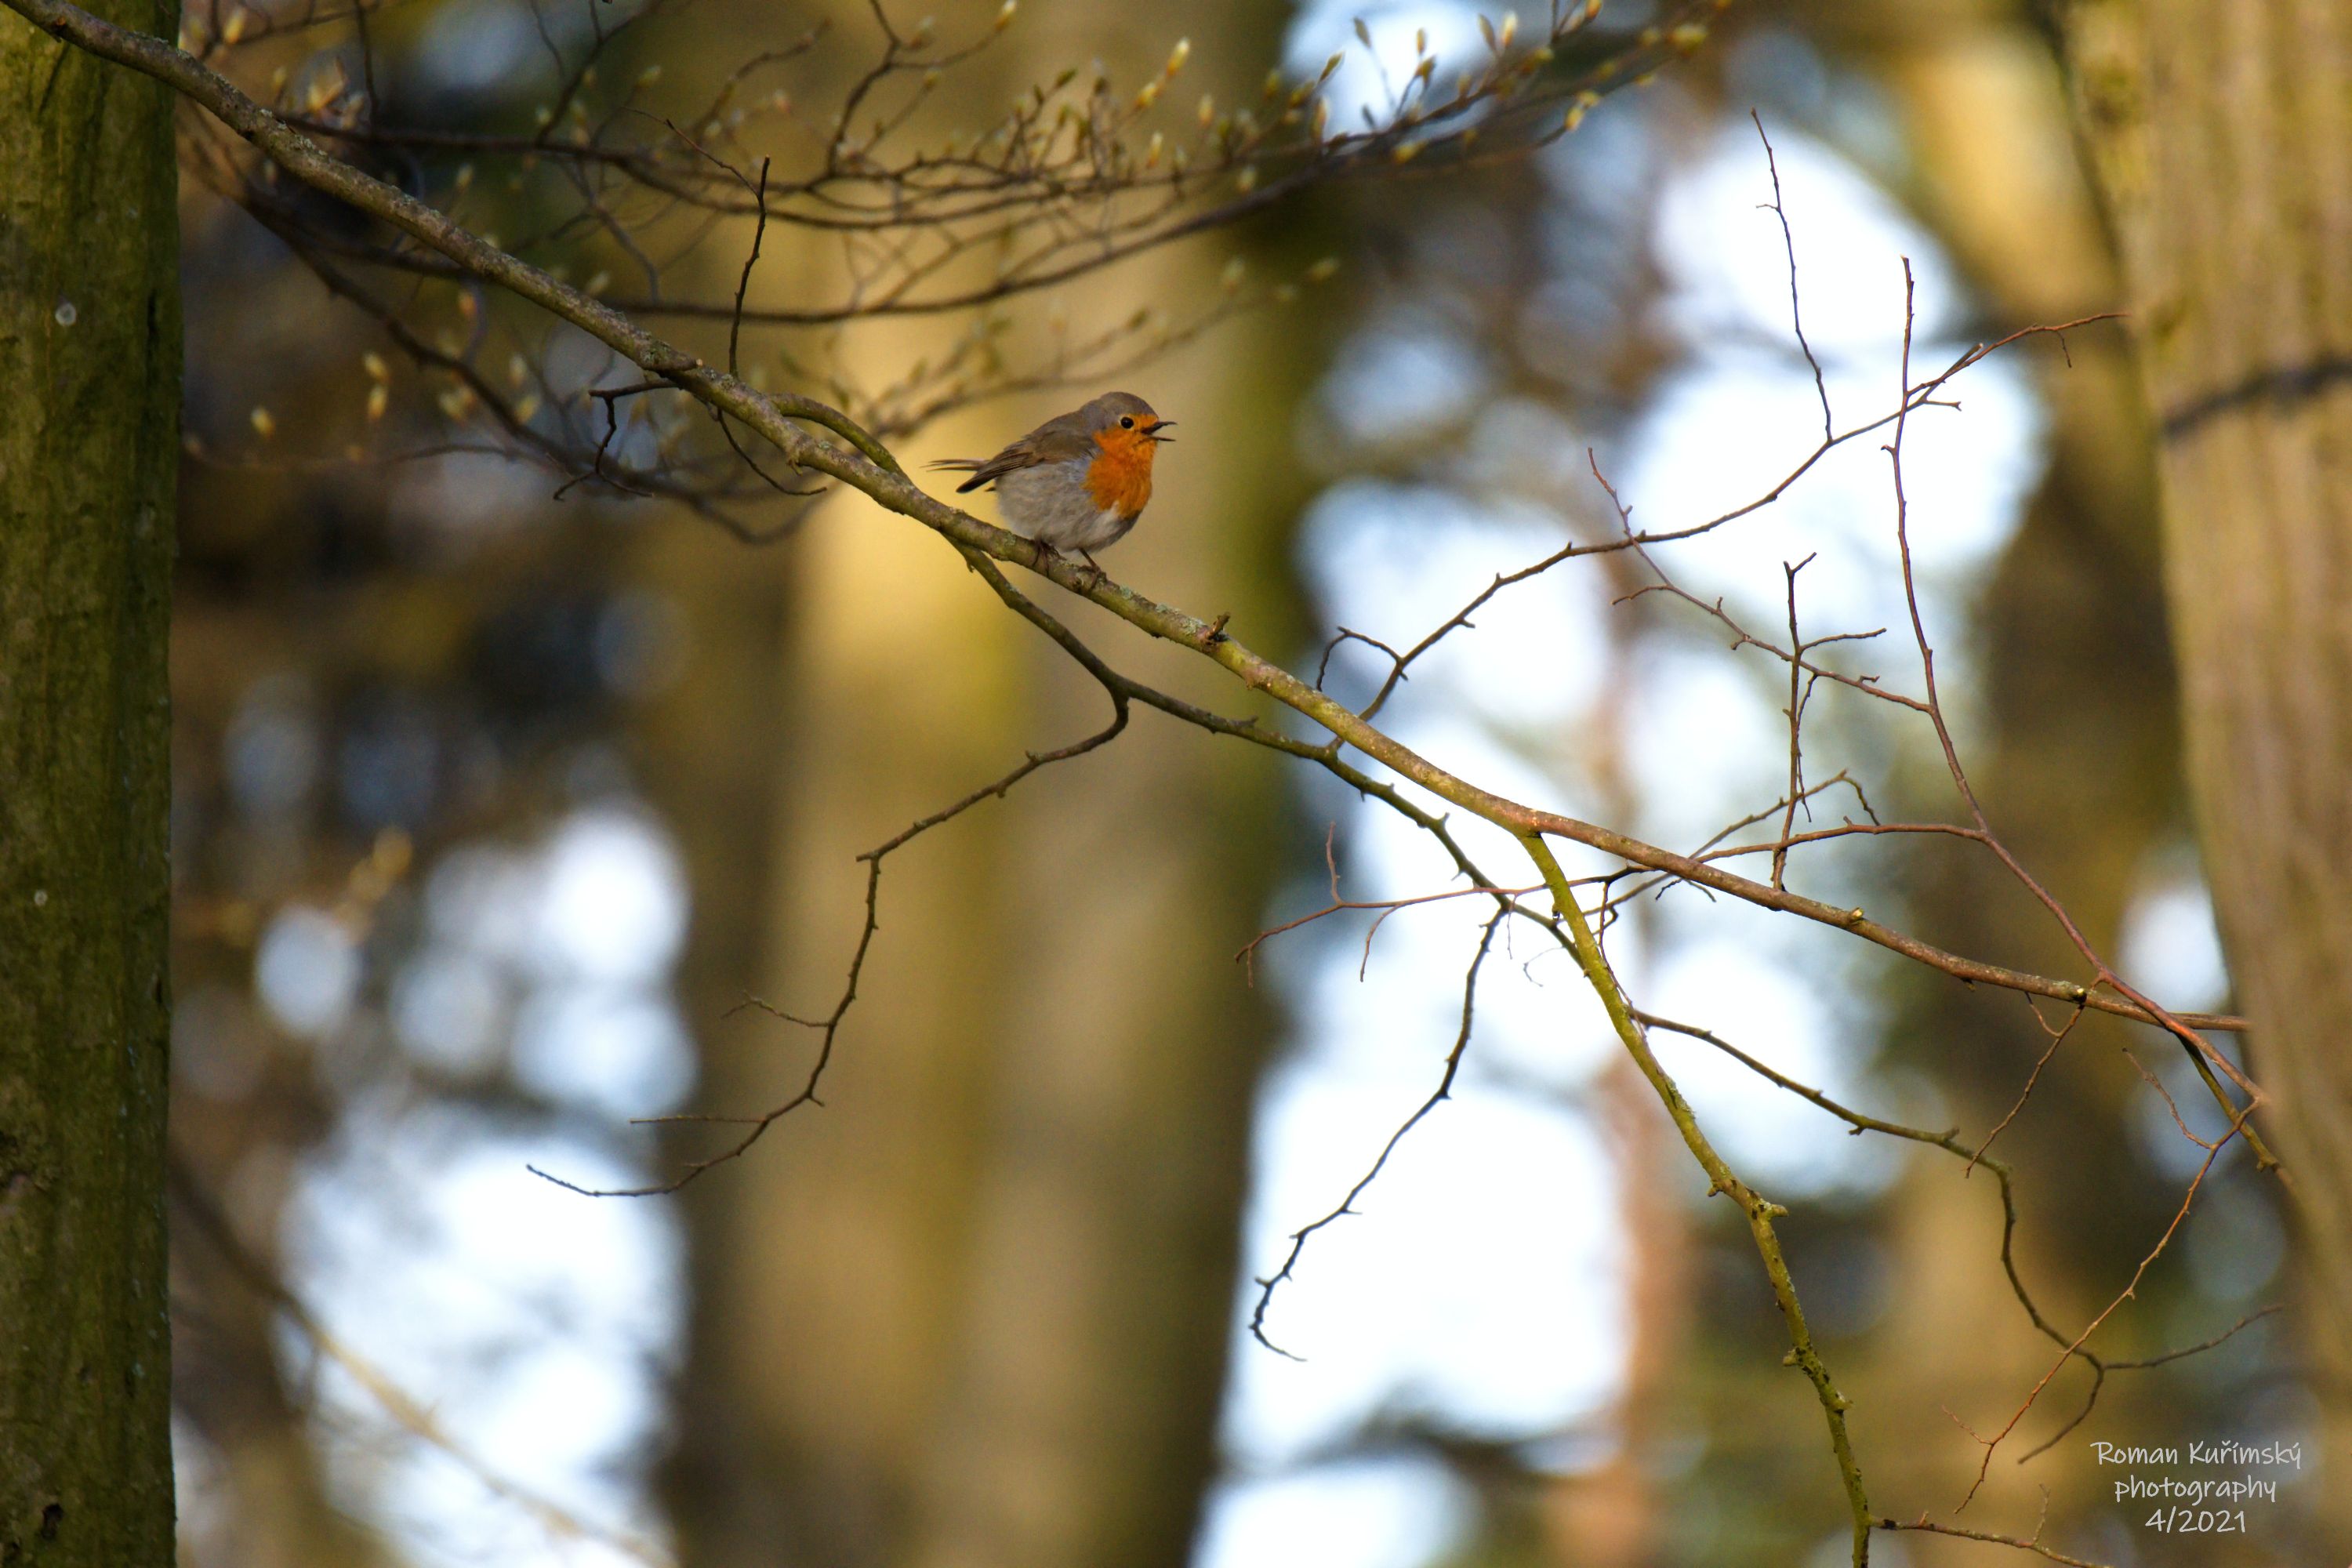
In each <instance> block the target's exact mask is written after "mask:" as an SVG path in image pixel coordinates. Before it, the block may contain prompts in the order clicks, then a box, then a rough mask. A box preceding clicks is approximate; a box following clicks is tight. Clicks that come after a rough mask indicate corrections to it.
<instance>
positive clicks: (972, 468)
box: [930, 458, 989, 495]
mask: <svg viewBox="0 0 2352 1568" xmlns="http://www.w3.org/2000/svg"><path fill="white" fill-rule="evenodd" d="M930 467H932V468H950V469H953V470H954V471H955V472H957V473H960V474H971V475H972V476H974V477H973V478H971V479H966V480H965V481H964V482H963V483H961V484H960V485H958V486H956V494H958V495H962V494H964V493H965V492H966V491H968V490H976V489H980V487H981V486H982V485H984V484H986V483H987V482H988V480H989V476H988V475H986V474H983V473H981V472H980V470H981V469H982V468H986V467H988V459H987V458H940V459H938V460H937V461H935V462H933V463H932V464H931V465H930Z"/></svg>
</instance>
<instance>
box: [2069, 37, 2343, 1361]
mask: <svg viewBox="0 0 2352 1568" xmlns="http://www.w3.org/2000/svg"><path fill="white" fill-rule="evenodd" d="M2063 21H2064V24H2065V39H2066V45H2067V48H2068V52H2069V57H2070V62H2069V63H2070V65H2071V67H2072V70H2073V75H2074V90H2075V96H2076V102H2077V108H2078V110H2079V112H2080V115H2081V119H2082V122H2083V125H2084V133H2085V136H2086V138H2087V139H2088V141H2089V142H2090V146H2091V152H2092V154H2093V159H2094V162H2095V166H2096V168H2097V172H2098V175H2099V178H2100V181H2101V184H2102V185H2103V187H2104V190H2105V197H2106V200H2107V203H2108V205H2109V207H2110V209H2111V212H2112V216H2113V218H2114V221H2115V224H2116V230H2117V234H2118V237H2119V238H2120V241H2121V245H2122V250H2123V256H2124V263H2125V273H2126V287H2127V289H2128V293H2129V297H2130V300H2131V305H2132V313H2133V324H2134V327H2135V329H2136V331H2137V334H2138V340H2139V345H2140V351H2141V373H2142V375H2143V377H2144V380H2145V383H2146V385H2147V394H2148V399H2149V403H2150V405H2151V407H2152V409H2153V410H2154V413H2155V416H2156V418H2157V421H2158V426H2159V440H2158V448H2159V453H2160V468H2161V477H2162V485H2163V510H2164V543H2165V552H2166V580H2167V589H2168V597H2169V600H2170V604H2171V609H2172V618H2173V627H2174V643H2175V647H2176V649H2177V652H2178V656H2179V666H2180V672H2181V675H2180V679H2181V693H2182V700H2183V705H2184V723H2185V728H2186V731H2187V740H2188V759H2189V787H2190V792H2191V795H2192V796H2193V800H2194V805H2195V808H2196V812H2197V816H2198V822H2199V826H2200V834H2201V837H2202V839H2203V844H2204V854H2205V867H2206V873H2207V876H2208V878H2209V879H2210V882H2211V884H2212V888H2213V895H2214V901H2215V905H2216V909H2217V912H2218V913H2219V915H2220V919H2221V932H2222V939H2223V944H2224V946H2225V947H2226V949H2227V951H2228V953H2229V958H2230V970H2231V975H2232V977H2233V979H2234V981H2235V984H2236V986H2237V991H2238V995H2239V1000H2240V1002H2241V1004H2242V1006H2243V1007H2244V1009H2245V1011H2246V1012H2247V1013H2248V1014H2250V1015H2251V1016H2252V1018H2253V1020H2254V1024H2255V1027H2256V1032H2255V1034H2254V1037H2253V1041H2252V1052H2253V1060H2252V1066H2253V1069H2254V1073H2255V1076H2256V1077H2257V1078H2258V1079H2260V1080H2261V1081H2262V1083H2263V1086H2264V1088H2265V1089H2266V1090H2267V1091H2268V1093H2269V1094H2270V1096H2271V1097H2272V1100H2273V1107H2272V1109H2270V1110H2267V1111H2265V1112H2264V1113H2263V1114H2264V1117H2265V1118H2266V1119H2267V1120H2268V1121H2270V1122H2271V1123H2273V1124H2274V1125H2275V1128H2276V1132H2277V1142H2278V1145H2279V1149H2280V1152H2281V1154H2282V1156H2283V1157H2284V1160H2285V1161H2286V1163H2287V1166H2288V1169H2289V1172H2290V1173H2291V1179H2292V1182H2293V1184H2294V1193H2295V1194H2296V1196H2297V1198H2298V1200H2299V1203H2300V1205H2301V1208H2302V1211H2303V1218H2304V1221H2305V1247H2304V1248H2303V1252H2304V1257H2305V1266H2306V1269H2307V1272H2308V1275H2309V1280H2310V1284H2311V1285H2312V1287H2313V1288H2314V1289H2313V1291H2312V1294H2313V1296H2314V1298H2315V1300H2317V1301H2319V1302H2324V1303H2327V1304H2328V1306H2327V1307H2326V1308H2323V1309H2321V1316H2322V1319H2323V1321H2321V1322H2319V1323H2318V1324H2317V1325H2315V1327H2316V1329H2317V1331H2318V1333H2319V1335H2320V1340H2321V1343H2322V1345H2323V1347H2326V1349H2327V1350H2328V1351H2329V1352H2331V1353H2332V1355H2333V1356H2334V1357H2335V1358H2336V1359H2337V1360H2338V1364H2339V1365H2341V1364H2346V1363H2352V1314H2347V1311H2346V1310H2345V1309H2346V1306H2347V1303H2352V1053H2347V1050H2346V1049H2345V1042H2346V1040H2347V1038H2352V13H2347V11H2346V10H2345V8H2344V7H2343V6H2341V5H2333V4H2328V3H2326V0H2202V3H2200V0H2096V3H2084V4H2076V5H2070V6H2068V7H2066V8H2065V9H2064V11H2063ZM2331 1309H2332V1310H2331Z"/></svg>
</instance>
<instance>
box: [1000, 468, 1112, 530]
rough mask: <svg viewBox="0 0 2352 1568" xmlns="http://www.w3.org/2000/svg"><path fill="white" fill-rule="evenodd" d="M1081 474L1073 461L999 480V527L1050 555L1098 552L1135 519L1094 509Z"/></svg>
mask: <svg viewBox="0 0 2352 1568" xmlns="http://www.w3.org/2000/svg"><path fill="white" fill-rule="evenodd" d="M1086 472H1087V465H1086V464H1085V463H1084V462H1083V461H1079V462H1070V463H1040V464H1038V465H1037V466H1036V467H1035V468H1016V469H1014V470H1013V472H1012V473H1009V474H1007V475H1005V476H1004V477H1003V479H999V480H998V481H997V484H996V494H997V503H998V506H999V508H1000V509H1001V510H1003V514H1004V522H1005V526H1006V527H1008V528H1010V529H1012V530H1013V532H1015V533H1017V534H1020V535H1021V536H1022V537H1024V538H1025V539H1034V540H1037V541H1039V542H1043V543H1046V544H1050V545H1052V546H1053V547H1054V548H1055V549H1056V550H1100V549H1102V548H1103V547H1104V546H1105V545H1108V544H1115V543H1117V542H1118V541H1119V540H1121V539H1123V538H1125V537H1126V535H1127V531H1128V530H1129V529H1130V528H1132V527H1134V526H1135V519H1134V518H1133V517H1130V516H1129V515H1127V514H1126V513H1124V512H1121V511H1119V510H1116V509H1115V508H1108V507H1100V506H1097V505H1096V504H1095V499H1094V497H1093V495H1092V494H1090V493H1089V492H1088V490H1087V481H1086Z"/></svg>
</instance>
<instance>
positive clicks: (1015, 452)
mask: <svg viewBox="0 0 2352 1568" xmlns="http://www.w3.org/2000/svg"><path fill="white" fill-rule="evenodd" d="M1093 450H1094V438H1093V437H1090V436H1088V435H1087V427H1086V426H1084V425H1082V424H1080V423H1079V422H1078V417H1077V416H1076V415H1075V414H1065V415H1063V416H1061V417H1060V418H1058V419H1048V420H1047V421H1045V423H1044V424H1043V425H1040V426H1037V428H1035V429H1034V430H1032V431H1030V432H1029V434H1027V435H1026V436H1024V437H1021V439H1019V440H1018V441H1015V442H1013V445H1011V446H1010V447H1005V448H1004V450H1003V451H1002V452H999V453H997V454H996V456H994V457H993V458H940V460H939V461H938V462H936V463H933V464H932V465H931V467H933V468H953V469H956V470H958V471H959V472H961V473H967V474H970V475H971V478H970V479H966V480H965V481H964V482H963V483H961V484H960V485H958V486H956V493H957V494H958V495H961V494H963V493H964V492H965V491H967V490H976V489H980V487H981V486H982V485H985V484H992V483H994V482H995V481H996V480H998V479H1003V477H1004V476H1005V475H1007V474H1009V473H1011V472H1013V470H1014V469H1015V468H1034V467H1036V466H1037V465H1038V464H1040V463H1061V462H1067V461H1068V460H1069V459H1071V458H1083V457H1087V456H1088V455H1089V454H1091V453H1092V452H1093Z"/></svg>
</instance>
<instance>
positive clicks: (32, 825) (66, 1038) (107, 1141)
mask: <svg viewBox="0 0 2352 1568" xmlns="http://www.w3.org/2000/svg"><path fill="white" fill-rule="evenodd" d="M100 11H101V13H102V14H104V15H106V16H109V17H110V18H111V19H113V20H115V21H117V22H119V23H121V24H123V25H125V26H134V27H138V28H141V29H142V30H144V31H148V32H152V33H160V34H162V35H163V37H171V36H172V33H173V25H174V20H175V16H174V11H173V8H172V7H170V6H166V5H145V4H136V3H134V4H118V5H101V6H100ZM0 126H5V127H6V130H5V140H6V144H7V150H6V152H5V155H0V386H5V389H6V390H5V393H0V1562H5V1563H11V1564H16V1563H23V1564H24V1565H25V1568H85V1565H86V1568H163V1564H167V1563H170V1562H171V1561H172V1554H173V1543H172V1468H171V1445H170V1426H169V1394H170V1389H171V1348H170V1341H169V1324H168V1321H167V1317H166V1309H165V1289H164V1247H163V1112H164V1092H165V1085H166V1079H167V1076H168V1075H167V1072H166V1068H165V1062H166V1048H167V1043H168V1038H169V1012H168V1000H169V985H168V978H167V974H166V962H165V953H166V946H167V942H168V940H169V937H170V921H169V909H168V901H169V898H170V892H171V885H170V857H169V849H170V836H169V825H170V802H171V793H170V791H171V785H170V779H169V777H168V763H169V757H170V744H169V727H168V724H169V717H170V706H169V697H168V689H167V685H166V681H165V676H164V668H165V664H164V650H165V643H166V637H167V632H168V622H169V609H168V606H169V604H170V589H171V571H172V535H173V484H174V479H175V474H176V469H177V465H178V460H179V441H178V430H179V394H180V316H179V291H178V282H177V279H176V277H175V271H174V268H175V262H176V257H177V251H178V245H177V234H178V231H177V216H176V212H175V208H174V205H173V192H174V188H175V181H176V166H175V163H174V161H173V150H172V116H171V107H170V101H169V99H168V96H167V94H166V93H165V92H164V90H163V89H162V88H160V87H158V86H156V85H155V84H153V83H151V82H146V81H141V80H136V79H132V78H131V77H130V76H129V75H127V74H126V73H124V72H122V71H121V70H118V69H116V68H113V67H111V66H108V65H104V64H101V63H100V62H99V61H97V60H94V59H92V58H89V57H88V56H87V55H83V54H80V53H79V52H75V51H69V50H67V49H65V48H64V47H62V46H61V45H58V44H55V43H52V42H51V41H50V40H49V39H47V38H46V37H41V36H40V35H38V34H37V33H35V32H34V31H33V30H32V29H31V28H30V27H28V26H26V25H25V24H24V23H23V22H21V21H19V20H18V19H17V18H16V17H15V16H7V17H5V18H0Z"/></svg>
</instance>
